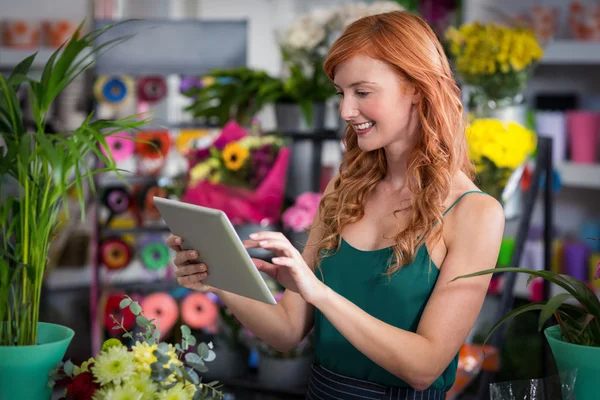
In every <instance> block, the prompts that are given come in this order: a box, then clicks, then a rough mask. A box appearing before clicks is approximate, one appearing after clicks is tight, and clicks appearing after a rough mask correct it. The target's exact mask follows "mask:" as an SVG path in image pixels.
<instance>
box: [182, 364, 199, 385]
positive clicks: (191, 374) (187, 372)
mask: <svg viewBox="0 0 600 400" xmlns="http://www.w3.org/2000/svg"><path fill="white" fill-rule="evenodd" d="M183 377H184V378H185V379H186V380H188V381H190V382H192V383H193V384H194V385H197V384H199V383H200V377H199V376H198V374H197V373H196V371H194V370H193V369H189V368H184V369H183Z"/></svg>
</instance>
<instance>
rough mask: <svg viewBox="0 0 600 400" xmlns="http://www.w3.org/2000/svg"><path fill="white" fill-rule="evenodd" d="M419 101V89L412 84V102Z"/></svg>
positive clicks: (416, 102) (417, 102)
mask: <svg viewBox="0 0 600 400" xmlns="http://www.w3.org/2000/svg"><path fill="white" fill-rule="evenodd" d="M420 101H421V91H420V90H419V88H418V87H416V86H414V85H413V86H412V104H419V102H420Z"/></svg>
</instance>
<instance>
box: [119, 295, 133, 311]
mask: <svg viewBox="0 0 600 400" xmlns="http://www.w3.org/2000/svg"><path fill="white" fill-rule="evenodd" d="M132 302H133V300H131V298H130V297H127V298H124V299H123V300H121V302H120V303H119V308H120V309H121V310H123V309H125V308H127V307H129V305H130V304H131V303H132Z"/></svg>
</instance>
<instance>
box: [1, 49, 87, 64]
mask: <svg viewBox="0 0 600 400" xmlns="http://www.w3.org/2000/svg"><path fill="white" fill-rule="evenodd" d="M55 51H56V49H52V48H47V47H41V48H39V49H13V48H10V47H2V46H0V70H12V69H13V68H14V67H15V66H16V65H17V64H19V63H20V62H21V61H23V60H24V59H25V58H27V57H29V56H30V55H32V54H33V53H35V52H37V55H36V57H35V59H34V60H33V64H31V69H32V70H41V69H42V68H44V66H45V65H46V63H48V60H50V57H51V56H52V54H53V53H54V52H55ZM89 54H90V53H89V50H88V51H83V52H82V56H81V58H79V59H78V60H77V61H80V60H83V59H84V58H85V57H87V56H89Z"/></svg>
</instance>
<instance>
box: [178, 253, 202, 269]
mask: <svg viewBox="0 0 600 400" xmlns="http://www.w3.org/2000/svg"><path fill="white" fill-rule="evenodd" d="M198 256H199V254H198V252H197V251H195V250H185V251H178V252H177V254H176V255H175V260H174V261H173V263H174V264H175V265H177V266H179V265H184V264H185V263H186V262H188V261H190V260H196V259H197V258H198Z"/></svg>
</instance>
